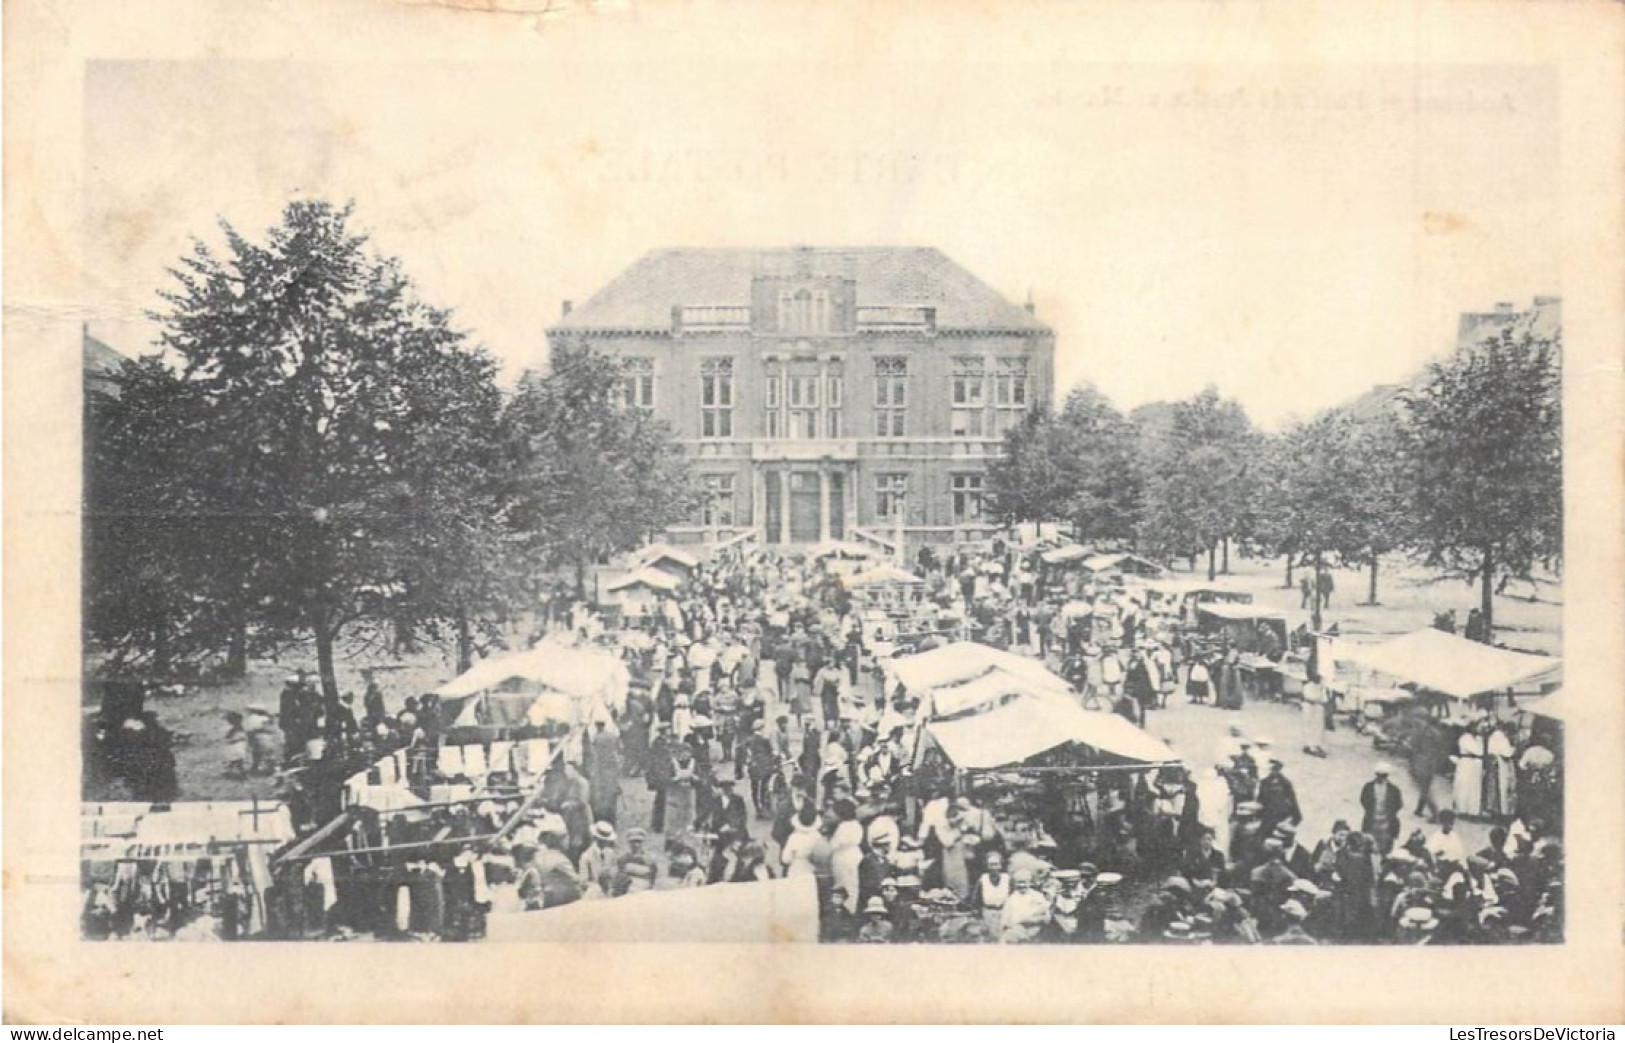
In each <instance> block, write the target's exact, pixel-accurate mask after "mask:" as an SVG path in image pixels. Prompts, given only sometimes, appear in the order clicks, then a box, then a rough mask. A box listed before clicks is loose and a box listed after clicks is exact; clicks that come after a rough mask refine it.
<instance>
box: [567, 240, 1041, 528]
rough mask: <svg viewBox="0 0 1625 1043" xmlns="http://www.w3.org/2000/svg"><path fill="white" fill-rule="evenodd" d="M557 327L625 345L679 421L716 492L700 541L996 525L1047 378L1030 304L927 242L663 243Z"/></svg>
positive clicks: (623, 353)
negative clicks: (1007, 476) (1006, 470)
mask: <svg viewBox="0 0 1625 1043" xmlns="http://www.w3.org/2000/svg"><path fill="white" fill-rule="evenodd" d="M548 339H549V342H550V343H551V344H552V345H554V346H557V345H559V344H562V343H571V342H582V341H584V342H586V343H589V344H591V345H592V346H594V347H596V348H597V349H599V350H601V351H604V352H605V353H607V354H611V355H614V356H617V357H619V358H621V359H624V360H625V363H626V366H627V388H626V395H627V399H628V401H629V402H630V404H631V405H632V406H634V407H636V408H640V409H648V410H651V411H652V412H653V413H655V415H657V416H658V417H660V418H661V419H663V420H665V421H666V422H667V423H669V424H670V425H671V427H672V428H673V430H674V431H675V432H676V435H677V437H678V439H679V440H680V441H681V443H682V444H683V446H684V447H685V448H686V450H687V451H688V452H689V453H690V454H691V456H692V458H693V462H694V467H695V470H696V472H697V473H698V475H699V477H700V480H701V481H702V482H703V484H704V488H705V496H704V499H703V504H702V506H701V508H700V510H699V512H698V514H697V515H696V516H695V517H694V518H692V519H691V520H690V524H688V525H685V526H681V527H678V528H677V529H675V530H674V531H673V532H672V534H671V535H672V537H673V539H674V540H684V541H690V542H698V541H715V540H721V539H728V538H741V539H744V538H752V537H754V538H755V539H758V540H760V541H762V542H764V543H767V544H781V545H782V544H806V543H812V542H815V541H819V540H824V539H843V538H844V539H870V540H874V541H876V542H879V543H884V544H890V543H892V542H894V541H895V538H896V536H897V534H898V533H899V531H901V532H902V533H903V534H904V539H905V541H906V542H907V543H909V544H914V545H918V544H921V543H946V542H949V541H952V540H955V539H976V538H981V537H984V536H986V535H987V534H988V533H989V532H990V531H991V529H992V528H993V525H992V524H991V523H990V521H989V519H988V518H986V517H985V516H984V514H983V511H982V491H983V488H984V482H985V472H986V468H987V464H988V462H989V461H990V460H991V459H992V458H994V457H996V456H997V455H998V454H999V452H1000V447H1001V444H1002V439H1003V435H1004V432H1005V431H1006V430H1007V429H1009V428H1010V427H1011V426H1012V425H1013V424H1015V423H1017V422H1018V421H1019V419H1020V418H1021V416H1022V415H1023V414H1024V413H1026V412H1027V411H1028V410H1029V409H1032V408H1033V407H1035V406H1036V405H1038V404H1039V403H1048V402H1049V401H1050V400H1051V397H1052V395H1053V393H1054V392H1053V388H1054V354H1055V340H1054V335H1053V334H1052V333H1051V331H1050V330H1049V329H1048V328H1047V327H1045V326H1044V325H1043V324H1042V323H1040V322H1039V321H1038V320H1037V319H1036V318H1035V317H1034V315H1033V309H1032V306H1031V305H1030V304H1029V305H1027V306H1026V307H1022V306H1019V305H1015V304H1012V303H1010V302H1009V301H1008V300H1006V299H1005V298H1004V297H1002V296H1001V295H999V294H998V293H997V292H995V291H994V290H992V289H991V288H990V287H988V286H987V285H986V284H985V283H983V282H981V281H980V280H979V279H977V278H976V277H975V276H973V275H971V274H970V273H969V272H967V271H966V270H965V269H964V268H961V267H960V266H959V265H957V264H955V263H954V262H953V261H951V260H949V259H948V258H947V257H945V256H943V254H942V253H941V252H940V251H938V250H934V249H917V248H852V249H844V248H827V249H826V248H811V247H796V248H789V249H773V250H733V249H668V250H657V251H654V252H653V253H650V254H648V255H646V256H645V257H643V258H642V259H641V260H639V261H638V262H637V263H635V264H633V265H632V266H631V267H630V268H628V269H627V270H626V271H625V272H623V273H622V274H621V275H620V276H619V277H617V278H616V279H615V280H613V281H612V282H610V283H609V284H608V285H607V286H605V287H604V288H603V289H602V290H600V291H599V292H598V293H597V294H595V295H594V296H593V297H592V298H591V299H590V300H588V301H587V302H586V303H585V304H582V305H581V306H579V307H576V308H571V306H570V305H569V303H568V302H567V303H566V304H565V305H564V313H563V315H562V317H561V318H560V319H559V322H558V323H557V325H555V326H554V327H553V328H552V329H550V330H549V331H548ZM747 534H748V535H747Z"/></svg>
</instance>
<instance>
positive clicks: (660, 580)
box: [604, 567, 679, 618]
mask: <svg viewBox="0 0 1625 1043" xmlns="http://www.w3.org/2000/svg"><path fill="white" fill-rule="evenodd" d="M678 586H679V583H678V581H677V578H676V577H674V576H673V575H672V574H671V573H669V572H665V571H663V570H661V569H657V568H651V567H644V568H639V569H636V570H634V571H632V572H629V573H627V574H626V575H624V576H621V577H619V578H618V579H614V580H611V581H610V582H609V583H606V584H605V585H604V592H605V593H606V594H608V595H609V599H610V600H611V601H612V602H613V603H615V604H617V605H619V606H620V608H621V612H622V613H623V614H624V615H626V616H627V617H629V618H642V617H644V616H650V615H653V614H655V613H656V612H659V611H660V608H661V604H660V603H661V600H662V599H663V598H669V597H671V596H672V595H674V594H675V593H677V588H678Z"/></svg>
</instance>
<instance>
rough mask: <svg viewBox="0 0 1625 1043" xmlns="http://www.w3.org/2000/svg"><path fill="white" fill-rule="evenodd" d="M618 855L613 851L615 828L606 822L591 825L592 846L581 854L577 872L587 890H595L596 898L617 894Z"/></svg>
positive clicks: (619, 864)
mask: <svg viewBox="0 0 1625 1043" xmlns="http://www.w3.org/2000/svg"><path fill="white" fill-rule="evenodd" d="M620 867H621V860H620V854H619V852H617V851H616V850H615V827H614V826H612V825H610V824H609V823H608V822H604V821H598V822H594V823H593V824H592V844H591V846H589V847H588V848H587V850H585V851H583V852H582V853H581V861H580V862H579V863H578V865H577V867H576V868H577V871H578V872H579V873H580V875H581V882H582V884H583V885H584V886H585V887H586V888H587V889H588V890H596V891H597V892H598V894H597V897H599V898H607V897H609V896H610V895H613V894H616V893H618V890H619V887H620V879H619V878H620Z"/></svg>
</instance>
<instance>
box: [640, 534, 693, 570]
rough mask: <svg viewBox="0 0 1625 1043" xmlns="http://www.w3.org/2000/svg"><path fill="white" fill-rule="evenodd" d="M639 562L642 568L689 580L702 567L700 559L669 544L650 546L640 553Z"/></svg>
mask: <svg viewBox="0 0 1625 1043" xmlns="http://www.w3.org/2000/svg"><path fill="white" fill-rule="evenodd" d="M637 561H638V565H639V566H640V567H643V568H654V569H659V570H661V571H662V572H666V573H670V574H671V575H672V576H675V577H676V578H678V579H685V578H687V576H688V574H689V573H690V572H692V571H694V570H695V569H697V568H699V565H700V559H698V558H696V557H695V556H694V555H692V554H690V553H688V552H687V551H685V550H681V549H679V548H677V547H673V546H672V545H671V544H669V543H653V544H650V545H649V546H647V547H645V548H643V549H642V550H641V551H639V552H638V557H637Z"/></svg>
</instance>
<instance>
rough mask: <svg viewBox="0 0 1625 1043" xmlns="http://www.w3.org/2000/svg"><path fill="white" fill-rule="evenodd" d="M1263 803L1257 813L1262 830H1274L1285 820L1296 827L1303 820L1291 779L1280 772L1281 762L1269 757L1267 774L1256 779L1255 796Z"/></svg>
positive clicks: (1267, 831)
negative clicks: (1261, 811)
mask: <svg viewBox="0 0 1625 1043" xmlns="http://www.w3.org/2000/svg"><path fill="white" fill-rule="evenodd" d="M1255 799H1256V800H1257V801H1258V802H1259V803H1260V804H1262V805H1264V811H1263V813H1262V814H1261V815H1259V819H1260V821H1261V827H1260V828H1262V829H1263V831H1264V832H1266V833H1271V832H1274V830H1275V827H1276V826H1279V825H1280V824H1281V823H1283V822H1286V823H1289V824H1291V825H1292V826H1294V827H1296V826H1297V825H1298V824H1299V823H1300V822H1302V821H1303V812H1302V811H1301V810H1299V808H1298V791H1297V790H1296V789H1294V788H1293V786H1292V780H1291V779H1289V778H1287V777H1286V775H1284V774H1282V772H1281V762H1280V761H1278V760H1276V759H1274V758H1273V757H1272V758H1270V770H1269V773H1268V774H1267V775H1265V776H1264V777H1263V778H1262V779H1259V780H1258V796H1257V797H1256V798H1255Z"/></svg>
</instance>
